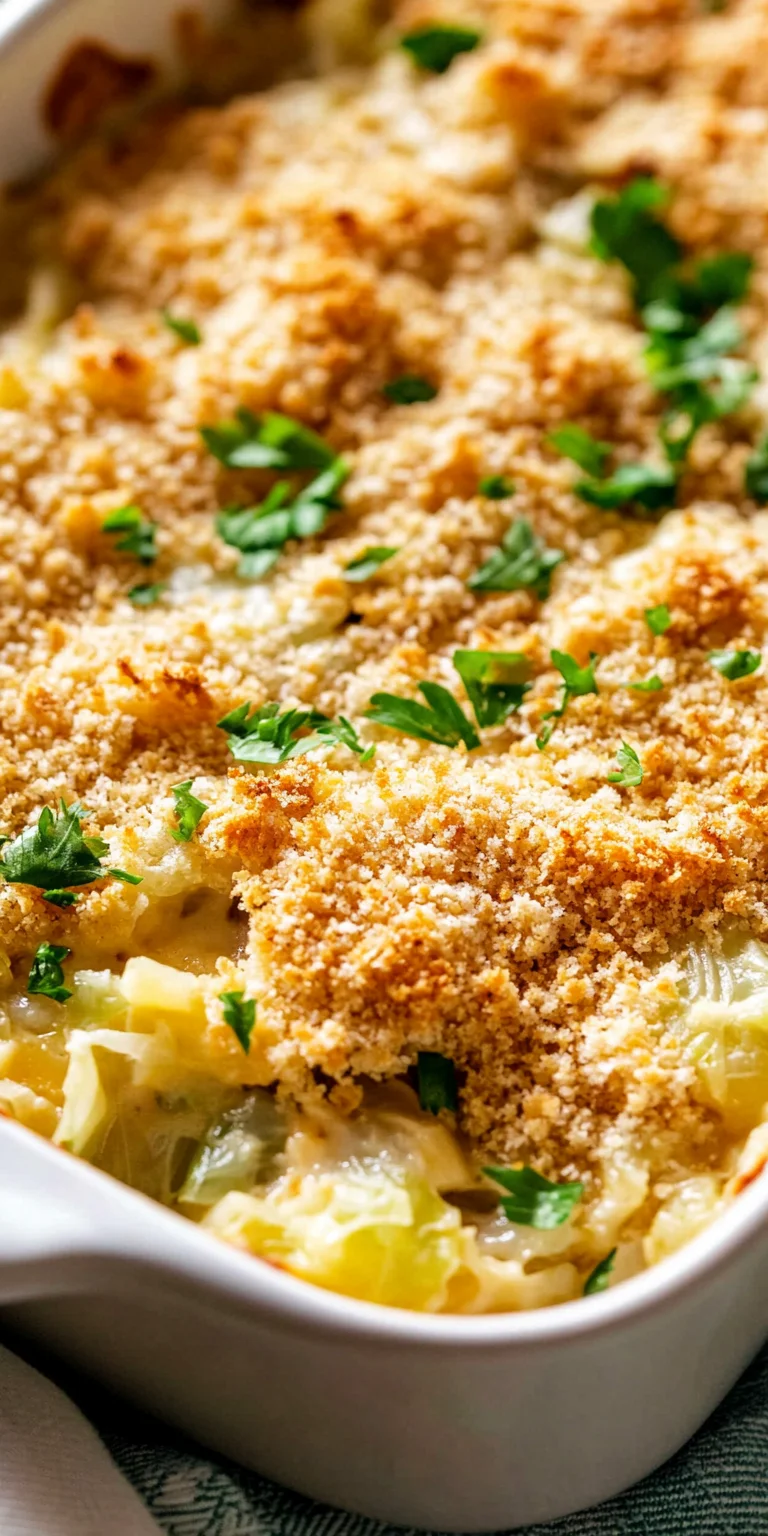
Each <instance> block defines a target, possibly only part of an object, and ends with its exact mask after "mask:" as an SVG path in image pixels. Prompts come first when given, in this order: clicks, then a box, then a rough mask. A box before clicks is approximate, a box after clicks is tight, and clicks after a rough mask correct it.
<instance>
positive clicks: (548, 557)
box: [467, 517, 565, 599]
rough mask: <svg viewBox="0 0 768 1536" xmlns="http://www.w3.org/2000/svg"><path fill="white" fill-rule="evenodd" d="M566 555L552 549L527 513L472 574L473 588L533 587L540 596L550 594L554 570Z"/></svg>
mask: <svg viewBox="0 0 768 1536" xmlns="http://www.w3.org/2000/svg"><path fill="white" fill-rule="evenodd" d="M564 559H565V555H564V554H563V552H562V550H559V549H548V548H547V546H546V544H545V543H544V541H543V539H540V538H538V537H537V535H536V534H535V533H534V531H533V529H532V527H531V525H530V523H529V522H527V520H526V519H525V518H524V517H521V518H519V519H518V520H517V522H515V523H512V524H511V526H510V527H509V528H508V529H507V531H506V533H505V535H504V537H503V539H502V541H501V548H500V549H496V550H494V552H493V554H492V555H491V556H490V559H488V560H486V562H485V565H481V567H480V570H479V571H475V573H474V575H473V576H470V578H469V581H468V582H467V586H468V587H471V589H472V591H473V592H518V591H522V590H523V589H525V588H530V590H531V591H532V592H534V593H535V595H536V597H538V598H541V599H543V598H546V597H549V588H550V584H551V580H552V572H553V571H554V570H556V568H557V566H558V565H559V564H560V562H561V561H562V560H564Z"/></svg>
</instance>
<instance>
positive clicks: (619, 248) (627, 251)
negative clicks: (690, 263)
mask: <svg viewBox="0 0 768 1536" xmlns="http://www.w3.org/2000/svg"><path fill="white" fill-rule="evenodd" d="M668 200H669V193H668V191H667V189H666V187H663V186H662V185H661V184H660V183H659V182H658V181H654V180H653V179H652V178H651V177H646V176H638V177H637V178H636V179H635V180H634V181H631V182H629V184H628V186H626V187H624V188H623V190H622V191H621V192H619V193H618V195H617V196H616V197H615V198H600V199H598V201H597V202H596V203H595V205H594V207H593V209H592V218H591V224H592V250H593V251H594V253H595V255H596V256H599V257H600V258H601V260H603V261H620V262H621V263H622V266H624V267H626V269H627V271H628V272H629V274H630V276H631V278H632V280H633V284H634V288H635V295H636V298H637V302H638V303H639V304H644V303H647V302H648V300H649V299H650V298H652V297H653V293H654V290H655V288H656V286H657V284H658V283H659V280H660V279H661V278H662V277H663V276H664V275H665V274H666V273H667V272H668V271H669V269H670V267H673V266H675V265H676V264H677V263H678V262H679V261H680V259H681V257H682V254H683V250H682V246H681V245H680V244H679V242H678V241H677V240H676V239H675V237H674V235H673V234H671V233H670V231H669V230H668V229H667V227H666V225H665V224H663V223H662V222H661V220H660V219H658V218H657V217H656V213H655V211H654V210H655V209H659V208H663V207H665V206H666V204H667V202H668Z"/></svg>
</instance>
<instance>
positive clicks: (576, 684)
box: [536, 651, 600, 752]
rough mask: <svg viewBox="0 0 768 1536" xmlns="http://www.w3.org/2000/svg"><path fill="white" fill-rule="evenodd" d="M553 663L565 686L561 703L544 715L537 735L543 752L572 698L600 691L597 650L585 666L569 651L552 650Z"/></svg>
mask: <svg viewBox="0 0 768 1536" xmlns="http://www.w3.org/2000/svg"><path fill="white" fill-rule="evenodd" d="M549 655H550V659H551V661H552V665H553V666H554V667H557V670H558V672H559V673H560V676H561V677H562V679H563V688H562V693H561V695H560V703H559V704H558V705H557V708H556V709H550V710H548V711H547V713H546V714H545V715H542V717H541V718H542V728H541V730H540V731H539V734H538V736H537V737H536V745H537V747H538V749H539V751H540V752H543V750H544V748H545V747H546V745H547V743H548V742H549V741H550V740H551V737H552V732H553V731H554V729H555V725H556V723H557V721H558V720H560V719H562V716H563V715H564V714H565V711H566V710H567V708H568V705H569V704H570V702H571V699H578V698H582V697H584V695H586V694H588V693H599V691H600V690H599V688H598V686H597V679H596V678H595V665H596V663H597V661H598V660H599V658H598V656H597V653H596V652H595V651H590V653H589V661H588V662H587V665H586V666H585V667H580V666H579V664H578V662H577V661H576V660H575V658H574V657H573V656H570V655H569V654H568V652H567V651H550V653H549Z"/></svg>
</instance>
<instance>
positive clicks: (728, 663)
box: [709, 651, 763, 683]
mask: <svg viewBox="0 0 768 1536" xmlns="http://www.w3.org/2000/svg"><path fill="white" fill-rule="evenodd" d="M762 659H763V657H762V652H761V651H710V653H709V660H710V661H711V663H712V665H713V667H716V668H717V670H718V672H721V673H722V675H723V677H727V679H728V681H729V683H737V682H738V681H739V679H740V678H742V677H751V676H752V673H753V672H756V671H757V669H758V667H759V665H760V663H761V661H762Z"/></svg>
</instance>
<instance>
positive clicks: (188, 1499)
mask: <svg viewBox="0 0 768 1536" xmlns="http://www.w3.org/2000/svg"><path fill="white" fill-rule="evenodd" d="M36 1363H38V1364H40V1361H39V1360H38V1361H37V1362H36ZM45 1363H46V1365H47V1366H48V1367H50V1366H51V1362H45ZM54 1370H55V1374H56V1377H57V1380H58V1381H59V1382H60V1384H61V1385H63V1386H64V1387H65V1388H66V1389H67V1390H68V1391H69V1393H70V1394H71V1395H72V1396H73V1397H74V1398H75V1400H76V1401H77V1402H78V1403H79V1405H80V1407H81V1408H82V1409H83V1411H84V1412H85V1413H86V1414H87V1415H88V1416H89V1417H90V1418H91V1420H92V1422H93V1423H94V1424H95V1426H96V1428H97V1429H98V1431H99V1433H100V1434H101V1436H102V1439H103V1440H104V1442H105V1444H106V1446H107V1448H108V1449H109V1451H110V1452H111V1454H112V1456H113V1457H114V1460H115V1461H116V1463H117V1465H118V1467H119V1468H120V1469H121V1471H122V1472H123V1473H124V1474H125V1476H126V1477H127V1478H128V1479H129V1480H130V1482H131V1483H132V1484H133V1486H134V1488H135V1489H136V1490H137V1492H138V1493H139V1494H140V1495H141V1496H142V1498H143V1499H144V1500H145V1502H146V1504H147V1506H148V1508H149V1510H150V1511H151V1513H152V1515H153V1516H154V1519H155V1521H156V1523H157V1525H158V1526H159V1528H160V1530H161V1531H162V1532H165V1533H167V1536H389V1532H390V1531H393V1528H391V1527H386V1526H380V1525H374V1524H373V1523H372V1522H370V1521H368V1520H362V1519H359V1518H357V1517H355V1516H351V1515H341V1514H338V1513H337V1512H336V1511H334V1510H330V1509H327V1508H325V1507H323V1506H321V1505H318V1504H313V1503H311V1502H310V1501H309V1500H307V1499H302V1498H299V1497H297V1496H296V1495H295V1494H291V1493H288V1492H286V1491H285V1490H284V1489H282V1488H279V1487H277V1486H276V1484H274V1483H270V1482H267V1481H266V1480H265V1479H264V1478H260V1477H256V1476H254V1475H253V1474H252V1473H247V1472H244V1471H242V1470H240V1469H239V1468H237V1467H235V1466H232V1465H231V1464H229V1463H227V1462H224V1461H222V1460H221V1459H219V1458H213V1457H209V1456H207V1455H206V1454H205V1453H203V1452H201V1451H200V1450H199V1449H198V1448H197V1447H195V1446H194V1445H192V1444H191V1443H190V1442H189V1441H187V1440H185V1439H183V1438H182V1437H181V1436H179V1435H177V1434H175V1433H174V1432H173V1431H172V1430H170V1429H167V1428H165V1427H164V1426H163V1425H160V1424H158V1423H157V1422H156V1421H154V1420H152V1419H150V1418H148V1417H147V1416H145V1415H143V1414H140V1413H138V1412H136V1411H135V1410H133V1409H130V1408H127V1407H126V1406H125V1405H124V1404H121V1403H120V1402H118V1400H117V1399H115V1398H112V1397H110V1396H109V1395H108V1394H106V1393H104V1392H102V1391H100V1390H99V1389H97V1388H95V1387H93V1386H92V1385H91V1384H89V1383H86V1382H83V1381H82V1380H80V1379H78V1378H73V1377H72V1376H70V1375H68V1374H65V1373H64V1372H63V1371H62V1370H61V1369H60V1368H54ZM648 1412H649V1413H653V1403H649V1404H648ZM535 1533H536V1536H549V1533H551V1536H768V1350H765V1351H764V1352H763V1354H762V1355H761V1356H760V1357H759V1358H758V1359H757V1360H756V1361H755V1363H754V1364H753V1365H752V1366H751V1367H750V1369H749V1370H748V1371H747V1373H746V1375H745V1376H744V1377H743V1378H742V1380H741V1381H740V1382H739V1384H738V1386H736V1387H735V1388H734V1390H733V1392H732V1393H731V1394H730V1396H729V1397H728V1399H727V1401H726V1402H725V1403H724V1404H723V1405H722V1407H721V1408H719V1409H718V1410H717V1412H716V1413H715V1414H713V1415H712V1417H711V1419H709V1420H708V1422H707V1423H706V1424H705V1426H704V1428H703V1429H702V1430H701V1431H700V1432H699V1434H698V1435H697V1436H696V1438H695V1439H694V1440H693V1441H692V1442H691V1443H690V1445H688V1446H687V1447H686V1448H685V1450H683V1451H681V1452H680V1454H679V1455H678V1456H676V1457H675V1458H674V1459H673V1460H672V1461H671V1462H669V1463H668V1464H667V1465H666V1466H665V1467H662V1468H661V1470H660V1471H659V1472H657V1473H656V1474H655V1475H654V1476H653V1477H650V1478H648V1479H646V1481H645V1482H644V1483H642V1484H640V1486H639V1487H637V1488H635V1489H633V1490H631V1491H630V1492H629V1493H627V1494H624V1495H623V1496H622V1497H621V1498H618V1499H613V1500H611V1501H610V1503H608V1504H604V1505H602V1506H601V1507H600V1508H599V1509H597V1510H593V1511H592V1512H591V1513H587V1514H583V1515H574V1516H572V1517H571V1518H570V1519H566V1520H560V1521H557V1522H556V1523H555V1524H554V1525H548V1526H537V1527H536V1528H535ZM120 1536H124V1533H122V1532H121V1533H120ZM528 1536H533V1531H530V1532H529V1533H528Z"/></svg>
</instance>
